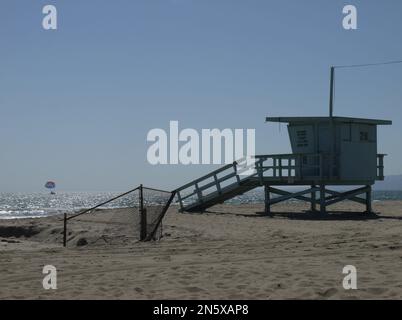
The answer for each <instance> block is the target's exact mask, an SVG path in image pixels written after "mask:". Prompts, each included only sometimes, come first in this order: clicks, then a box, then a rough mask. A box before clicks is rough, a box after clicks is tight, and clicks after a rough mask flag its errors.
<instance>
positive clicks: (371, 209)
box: [366, 186, 373, 213]
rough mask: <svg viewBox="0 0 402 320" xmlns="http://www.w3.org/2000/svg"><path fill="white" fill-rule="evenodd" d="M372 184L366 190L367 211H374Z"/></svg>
mask: <svg viewBox="0 0 402 320" xmlns="http://www.w3.org/2000/svg"><path fill="white" fill-rule="evenodd" d="M371 200H372V199H371V186H367V192H366V212H367V213H373V208H372V206H371Z"/></svg>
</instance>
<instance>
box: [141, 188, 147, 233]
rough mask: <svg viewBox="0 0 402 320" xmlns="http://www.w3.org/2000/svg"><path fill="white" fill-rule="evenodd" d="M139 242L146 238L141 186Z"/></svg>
mask: <svg viewBox="0 0 402 320" xmlns="http://www.w3.org/2000/svg"><path fill="white" fill-rule="evenodd" d="M140 226H141V230H140V240H141V241H144V240H145V239H146V238H147V214H146V211H145V208H144V194H143V187H142V184H141V185H140Z"/></svg>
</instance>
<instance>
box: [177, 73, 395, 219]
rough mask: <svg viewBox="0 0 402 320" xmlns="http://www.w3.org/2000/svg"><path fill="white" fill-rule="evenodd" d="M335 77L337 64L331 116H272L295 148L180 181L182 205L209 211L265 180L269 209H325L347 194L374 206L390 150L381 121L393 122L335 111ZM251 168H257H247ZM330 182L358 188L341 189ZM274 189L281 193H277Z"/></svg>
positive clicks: (187, 207)
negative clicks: (382, 150) (384, 150)
mask: <svg viewBox="0 0 402 320" xmlns="http://www.w3.org/2000/svg"><path fill="white" fill-rule="evenodd" d="M333 79H334V68H331V91H330V112H329V116H328V117H267V118H266V121H267V122H279V123H287V124H288V132H289V138H290V144H291V149H292V153H291V154H277V155H257V156H255V162H254V163H253V164H252V165H250V164H247V163H246V160H245V159H242V160H239V161H236V162H234V163H233V164H230V165H227V166H224V167H223V168H221V169H218V170H216V171H213V172H211V173H209V174H208V175H206V176H203V177H201V178H199V179H196V180H194V181H192V182H190V183H188V184H186V185H184V186H182V187H180V188H179V189H177V190H176V193H177V196H178V200H179V203H180V208H181V210H182V211H204V210H205V209H207V208H209V207H211V206H213V205H215V204H218V203H222V202H224V201H225V200H228V199H230V198H233V197H235V196H237V195H240V194H243V193H245V192H247V191H249V190H252V189H254V188H257V187H260V186H264V189H265V211H266V212H267V213H269V212H270V211H271V205H273V204H276V203H279V202H282V201H286V200H289V199H298V200H302V201H306V202H308V203H310V205H311V210H312V211H316V207H317V204H318V205H319V206H320V211H321V212H322V213H325V212H326V210H327V207H328V206H330V205H333V204H335V203H337V202H340V201H343V200H350V201H354V202H357V203H360V204H363V205H365V206H366V212H372V208H371V202H372V201H371V192H372V185H373V184H374V183H375V181H376V180H384V156H385V154H378V153H377V127H378V126H379V125H391V124H392V122H391V121H388V120H376V119H361V118H349V117H335V116H333ZM250 168H251V169H254V170H253V172H252V173H250V174H244V173H247V172H250ZM281 186H285V187H288V186H299V187H300V189H301V188H302V186H307V188H306V189H304V190H301V191H297V192H289V191H286V190H283V189H279V187H281ZM330 186H345V187H349V188H350V187H352V189H351V190H349V191H342V192H340V191H335V190H331V189H329V187H330ZM317 193H318V194H319V197H317ZM273 194H275V195H277V197H275V198H273V197H272V195H273ZM361 195H363V197H361Z"/></svg>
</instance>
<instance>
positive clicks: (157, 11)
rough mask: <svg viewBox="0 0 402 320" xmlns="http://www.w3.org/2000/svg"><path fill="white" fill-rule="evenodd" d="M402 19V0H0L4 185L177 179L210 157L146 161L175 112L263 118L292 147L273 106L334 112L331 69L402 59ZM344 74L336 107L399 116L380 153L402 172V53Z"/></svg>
mask: <svg viewBox="0 0 402 320" xmlns="http://www.w3.org/2000/svg"><path fill="white" fill-rule="evenodd" d="M46 4H53V5H55V6H56V7H57V10H58V30H57V31H45V30H43V29H42V18H43V15H42V7H43V6H44V5H46ZM346 4H353V5H355V6H356V7H357V10H358V30H355V31H346V30H344V29H343V28H342V18H343V15H342V8H343V6H344V5H346ZM401 31H402V2H401V1H399V0H385V1H374V0H366V1H352V0H351V1H337V0H331V1H322V0H306V1H296V0H292V1H290V0H287V1H286V0H285V1H268V0H251V1H240V0H230V1H229V0H215V1H212V0H202V1H201V0H153V1H149V0H130V1H128V0H127V1H125V0H117V1H103V0H96V1H90V0H87V1H78V0H69V1H67V0H63V1H59V0H47V1H36V0H35V1H33V0H32V1H22V0H2V1H1V2H0V39H1V46H0V70H1V71H0V119H1V126H0V152H1V153H0V154H1V156H0V191H41V190H43V184H44V182H45V181H46V180H48V179H53V180H55V181H56V182H57V183H58V186H59V189H60V190H77V191H78V190H108V191H109V190H110V191H114V190H116V191H117V190H125V189H128V188H130V187H132V186H136V185H137V184H139V183H144V184H147V185H151V186H155V187H160V188H168V189H169V188H174V187H177V186H179V185H181V184H182V183H184V182H187V181H188V180H189V179H191V178H196V177H197V175H199V174H202V173H206V172H208V171H209V170H210V169H212V168H213V167H212V166H206V165H198V166H197V165H192V166H182V165H176V166H151V165H149V164H148V163H147V160H146V152H147V149H148V147H149V145H150V143H147V141H146V136H147V133H148V131H149V130H151V129H153V128H164V129H168V125H169V121H170V120H178V121H179V123H180V127H181V129H184V128H188V127H190V128H195V129H197V130H198V129H199V130H200V129H202V128H211V129H212V128H220V129H224V128H233V129H234V128H255V129H256V136H257V140H256V144H257V153H264V154H271V153H281V152H289V151H290V146H289V143H288V138H287V131H286V128H285V127H284V126H283V127H282V130H281V131H279V129H278V125H275V124H274V125H273V124H266V123H264V119H265V116H300V115H317V116H318V115H327V112H328V91H329V88H328V87H329V79H328V78H329V67H330V66H331V65H343V64H355V63H366V62H377V61H388V60H401V59H402V41H401ZM336 80H337V83H336V104H335V115H342V116H357V117H366V118H382V119H391V120H393V121H394V125H393V126H391V127H388V126H387V127H381V128H380V130H379V143H380V146H379V152H384V153H388V154H389V156H388V157H387V159H386V173H388V174H398V173H402V170H401V165H400V164H401V163H402V151H401V148H400V139H401V136H402V127H401V125H400V119H402V105H401V104H402V102H401V101H402V90H401V89H402V65H393V66H384V67H380V68H367V69H353V70H346V69H345V70H339V71H337V77H336Z"/></svg>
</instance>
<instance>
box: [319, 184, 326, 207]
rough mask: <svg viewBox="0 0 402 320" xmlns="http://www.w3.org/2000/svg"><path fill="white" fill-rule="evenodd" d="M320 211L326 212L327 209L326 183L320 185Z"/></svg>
mask: <svg viewBox="0 0 402 320" xmlns="http://www.w3.org/2000/svg"><path fill="white" fill-rule="evenodd" d="M320 212H321V213H326V209H325V185H323V184H321V185H320Z"/></svg>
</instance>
